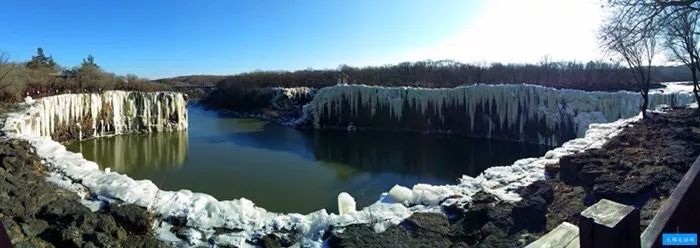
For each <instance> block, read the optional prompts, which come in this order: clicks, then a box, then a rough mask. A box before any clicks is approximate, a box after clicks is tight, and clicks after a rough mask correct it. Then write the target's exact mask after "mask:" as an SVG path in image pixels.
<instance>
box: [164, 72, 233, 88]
mask: <svg viewBox="0 0 700 248" xmlns="http://www.w3.org/2000/svg"><path fill="white" fill-rule="evenodd" d="M226 77H229V76H220V75H189V76H178V77H171V78H161V79H156V80H153V81H154V82H158V83H162V84H166V85H170V86H174V87H187V86H215V85H216V83H217V82H219V81H221V80H223V79H224V78H226Z"/></svg>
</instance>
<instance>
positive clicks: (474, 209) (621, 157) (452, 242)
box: [329, 109, 700, 247]
mask: <svg viewBox="0 0 700 248" xmlns="http://www.w3.org/2000/svg"><path fill="white" fill-rule="evenodd" d="M699 154H700V113H699V112H698V111H697V109H676V110H672V111H670V112H668V113H664V114H655V115H654V116H653V117H652V118H650V119H648V120H642V121H639V122H637V123H633V124H631V125H629V126H627V127H626V128H625V129H624V130H623V131H622V132H621V133H620V134H619V135H617V136H615V137H614V138H613V139H611V140H610V141H608V142H607V143H606V144H605V145H604V146H603V147H602V148H600V149H591V150H587V151H584V152H581V153H577V154H574V155H568V156H565V157H563V158H562V159H561V161H560V163H559V164H557V165H552V166H548V167H547V168H546V169H547V173H548V177H547V179H546V180H542V181H537V182H535V183H533V184H531V185H530V186H527V187H525V188H522V189H520V190H519V192H518V193H519V194H520V195H521V196H522V197H523V199H522V200H521V201H519V202H516V203H508V202H505V201H501V200H499V199H498V198H497V197H495V196H494V195H491V194H489V193H486V192H483V191H482V192H479V193H477V194H476V195H475V196H474V197H473V201H472V202H471V204H469V205H463V206H455V205H451V206H449V207H446V208H444V209H443V210H444V212H445V213H446V214H442V213H416V214H414V215H412V216H411V217H409V218H408V219H406V220H404V221H403V222H401V223H400V224H399V225H398V226H394V227H390V228H389V229H388V230H387V231H385V232H382V233H375V232H374V231H373V230H372V228H371V226H369V225H364V224H359V225H353V226H349V227H345V228H344V230H342V231H340V230H334V231H331V232H330V239H329V244H330V245H331V246H335V247H523V246H525V245H526V244H528V243H530V242H532V241H534V240H536V239H537V238H539V237H540V236H542V235H544V234H545V233H546V232H547V231H550V230H552V229H553V228H554V227H556V226H557V225H558V224H560V223H561V222H563V221H568V222H571V223H574V224H577V223H578V218H579V213H580V212H581V211H583V210H584V209H585V208H586V207H588V206H590V205H592V204H594V203H596V202H597V201H598V200H600V199H603V198H604V199H610V200H613V201H616V202H620V203H624V204H629V205H633V206H635V207H637V208H639V209H640V210H641V211H640V212H641V226H640V229H641V230H643V229H644V228H646V226H647V225H648V224H649V222H650V221H651V219H652V218H653V217H654V215H655V214H656V211H657V210H658V209H659V208H660V207H661V205H662V204H663V202H664V200H665V199H666V198H667V197H668V196H669V195H670V194H671V192H672V191H673V189H674V188H675V187H676V185H677V184H678V182H679V181H680V180H681V178H682V177H683V175H684V174H685V172H686V171H687V170H688V168H690V165H691V164H692V163H693V161H694V160H695V159H696V158H697V156H698V155H699Z"/></svg>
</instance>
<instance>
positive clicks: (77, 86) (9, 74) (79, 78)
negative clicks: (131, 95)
mask: <svg viewBox="0 0 700 248" xmlns="http://www.w3.org/2000/svg"><path fill="white" fill-rule="evenodd" d="M115 89H118V90H140V91H153V90H165V89H168V87H167V86H165V85H162V84H157V83H153V82H150V81H149V80H147V79H143V78H139V77H138V76H136V75H132V74H128V75H125V76H120V75H115V74H114V73H109V72H106V71H104V70H103V69H102V68H100V66H99V65H98V64H97V63H96V62H95V58H94V57H93V56H92V55H88V56H86V57H85V58H84V59H83V61H82V63H81V64H80V65H78V66H74V67H70V68H69V67H64V66H61V65H59V64H57V63H56V62H55V61H54V59H53V57H52V56H50V55H46V54H45V52H44V49H42V48H38V49H37V51H36V55H34V56H32V58H31V59H30V60H29V61H26V62H11V61H10V60H9V55H8V54H7V53H0V101H18V100H21V99H22V98H24V97H26V96H32V97H36V96H45V95H53V94H60V93H69V92H73V93H76V92H101V91H103V90H115Z"/></svg>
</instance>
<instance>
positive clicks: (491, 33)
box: [406, 0, 604, 63]
mask: <svg viewBox="0 0 700 248" xmlns="http://www.w3.org/2000/svg"><path fill="white" fill-rule="evenodd" d="M603 11H604V10H603V9H602V8H601V2H600V1H599V0H520V1H519V0H489V1H488V2H486V3H485V6H484V7H483V9H480V10H478V11H476V12H477V13H478V14H477V15H476V16H475V17H474V18H473V19H472V20H471V21H470V22H469V25H467V26H466V27H465V29H464V30H463V31H462V32H461V33H458V34H456V35H454V36H452V37H449V38H447V39H445V40H443V41H442V42H440V43H439V44H436V45H434V46H431V47H426V48H425V49H421V50H420V51H417V52H416V53H414V54H410V55H409V56H408V57H407V58H406V59H407V60H423V59H433V60H438V59H455V60H458V61H463V62H479V61H486V62H505V63H509V62H513V63H524V62H531V63H534V62H537V61H540V60H541V59H542V57H543V56H544V55H548V56H550V58H552V59H554V60H578V61H587V60H596V59H601V58H603V53H602V51H601V49H600V45H599V42H598V38H597V37H598V35H597V31H598V28H599V27H600V25H601V22H602V19H603Z"/></svg>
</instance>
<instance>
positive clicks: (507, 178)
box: [3, 86, 639, 247]
mask: <svg viewBox="0 0 700 248" xmlns="http://www.w3.org/2000/svg"><path fill="white" fill-rule="evenodd" d="M503 87H505V86H503ZM123 94H127V93H123V92H107V93H103V94H102V95H97V96H89V98H90V99H91V100H90V101H91V102H85V100H84V99H83V100H80V101H78V100H75V99H74V98H76V95H60V96H53V97H47V98H42V99H38V100H36V101H35V102H32V103H28V105H29V106H28V107H27V108H26V109H25V110H23V111H21V112H19V113H15V114H11V115H9V116H8V119H7V122H6V126H5V127H3V131H5V132H6V133H7V135H8V136H10V137H13V138H19V139H24V140H27V141H28V142H30V143H31V144H32V146H34V147H35V149H36V151H37V153H38V154H39V156H40V157H41V158H43V159H44V162H45V164H46V165H47V167H48V168H50V169H51V170H52V171H53V172H52V173H51V176H50V177H49V180H50V181H52V182H55V183H57V184H59V185H61V186H63V187H66V188H69V189H72V190H74V191H76V192H78V193H79V194H80V195H81V196H82V197H84V198H85V199H86V205H88V206H92V207H94V208H95V207H98V206H99V203H100V202H111V201H118V202H125V203H130V204H136V205H139V206H143V207H146V208H147V209H148V210H149V211H151V212H153V213H155V214H157V216H159V217H160V220H159V221H158V223H157V225H156V226H157V227H156V230H157V232H158V233H159V235H160V237H161V238H162V239H164V240H169V241H173V242H181V241H180V240H179V239H177V238H176V237H175V236H174V234H172V233H171V232H170V228H169V227H170V225H169V224H168V223H167V222H166V220H168V219H171V218H182V219H186V220H187V222H186V227H185V228H184V229H183V230H181V231H180V235H184V236H185V237H186V238H187V239H188V240H187V241H186V242H187V243H186V244H189V245H206V244H211V243H214V244H221V245H223V244H226V245H236V246H250V244H249V243H246V240H248V241H250V240H253V239H255V238H258V237H261V236H263V235H266V234H269V233H273V232H277V233H281V232H284V233H292V234H293V235H297V236H298V237H297V238H298V240H299V242H300V245H301V246H302V247H320V246H322V245H323V240H322V235H323V233H324V232H325V231H326V230H327V229H328V228H329V227H331V226H333V227H336V228H338V227H340V228H342V227H343V226H347V225H350V224H358V223H370V224H372V225H373V226H374V228H375V230H376V231H378V232H381V231H383V230H385V229H386V228H387V227H388V226H390V225H395V224H397V223H399V222H400V221H402V220H403V219H405V218H407V217H409V216H410V215H411V214H412V213H414V212H421V211H431V212H438V211H442V210H441V205H447V204H452V203H455V202H469V201H470V200H471V196H472V195H473V194H475V193H476V192H478V191H479V190H484V191H487V192H491V193H493V194H495V195H497V196H498V197H500V198H501V199H503V200H506V201H518V200H520V196H519V195H517V194H516V193H514V190H516V189H518V188H519V187H523V186H526V185H528V184H530V183H532V182H534V181H537V180H541V179H544V166H545V165H547V164H550V163H557V162H558V161H559V158H561V157H562V156H564V155H568V154H572V153H577V152H581V151H584V150H586V149H590V148H596V147H600V146H602V145H603V144H604V143H605V142H606V141H607V140H608V139H610V138H611V137H614V136H615V135H616V134H617V133H619V132H620V130H622V129H623V128H624V127H625V126H626V125H629V124H630V123H632V122H634V121H636V120H637V119H638V118H639V117H637V116H635V117H632V118H629V119H622V120H618V121H615V122H611V123H607V124H591V125H590V126H589V127H588V129H587V130H586V131H585V134H584V135H582V137H581V138H577V139H573V140H570V141H568V142H566V143H564V144H563V145H562V146H561V147H559V148H555V149H553V150H551V151H549V152H547V153H546V154H545V155H544V156H543V157H540V158H527V159H521V160H518V161H516V162H515V163H514V164H513V165H510V166H500V167H491V168H489V169H487V170H485V171H484V172H483V173H482V174H481V175H479V176H477V177H469V176H463V177H462V178H460V179H459V183H458V184H456V185H427V184H418V185H414V186H412V187H411V188H407V187H403V186H395V187H393V188H392V189H390V190H389V191H388V193H384V194H382V195H381V196H379V197H378V201H377V202H375V203H374V204H371V205H370V206H366V207H362V206H361V207H362V208H361V209H359V210H357V209H355V206H354V205H355V203H354V201H353V200H352V197H351V196H349V195H347V194H341V195H339V199H338V200H339V204H340V206H339V209H341V210H342V214H336V213H328V212H327V211H326V210H325V209H321V210H318V211H316V212H312V213H309V214H306V215H303V214H296V213H290V214H282V213H272V212H268V211H266V210H265V209H263V208H260V207H257V206H255V204H254V203H253V202H251V201H250V200H247V199H245V198H241V199H235V200H223V201H220V200H217V199H215V198H214V197H212V196H210V195H207V194H203V193H193V192H191V191H189V190H180V191H163V190H160V189H158V187H157V186H156V185H155V184H153V182H151V181H149V180H133V179H131V178H129V177H128V176H127V175H123V174H119V173H116V172H110V171H109V170H105V171H103V170H100V169H99V167H98V166H97V164H95V163H94V162H91V161H88V160H86V159H84V158H83V157H82V155H81V154H79V153H73V152H70V151H67V150H66V148H65V147H64V146H63V145H61V144H60V143H58V142H56V141H54V140H52V139H51V137H50V135H51V132H52V131H54V130H55V129H54V127H55V126H56V123H59V124H62V125H65V124H66V123H68V124H70V122H73V121H80V118H86V117H91V118H92V120H96V119H97V118H94V117H95V113H113V114H115V115H117V114H119V115H120V116H107V117H105V118H107V119H111V120H112V123H113V124H112V125H113V127H111V128H109V127H107V128H103V129H96V130H107V131H109V130H113V132H114V133H116V134H119V133H120V132H119V131H117V130H133V128H131V127H135V126H136V125H135V124H133V123H135V122H136V120H144V119H148V120H153V121H148V122H147V123H146V124H145V125H139V126H140V127H141V128H139V130H141V131H161V130H168V129H169V128H166V127H178V128H186V127H187V125H186V114H184V115H182V114H181V113H182V112H180V110H179V109H181V108H183V106H184V105H185V103H184V102H179V100H177V101H172V100H168V99H181V98H182V99H184V98H183V97H182V95H180V94H179V93H167V94H170V95H169V97H155V96H152V95H149V94H158V93H139V94H130V95H129V97H126V98H124V97H123ZM577 94H584V93H577ZM93 97H95V98H101V99H102V100H101V101H102V102H103V103H104V102H109V103H111V104H107V105H104V106H105V108H108V109H110V110H111V111H102V110H100V109H97V110H95V109H93V108H95V106H93V105H95V104H96V103H97V101H92V99H93ZM112 98H114V99H112ZM115 99H120V100H115ZM146 99H152V101H150V100H149V101H146ZM629 99H632V98H629ZM631 101H632V103H637V102H636V101H634V100H631ZM68 103H71V104H68ZM134 103H139V104H134ZM146 103H147V105H146ZM60 104H68V106H71V107H64V108H60V107H56V106H64V105H60ZM80 104H89V106H84V107H80V106H78V105H80ZM119 104H124V106H117V105H119ZM151 105H158V106H159V107H153V106H151ZM181 105H182V106H181ZM51 106H54V107H51ZM149 106H150V107H149ZM134 108H135V109H137V110H136V111H133V110H134ZM144 108H149V109H151V111H150V112H149V113H150V114H149V115H150V116H153V115H154V113H156V114H155V115H156V116H160V117H158V118H155V119H154V118H145V116H144V115H146V112H144V111H139V110H138V109H144ZM125 109H126V110H125ZM128 109H130V110H128ZM154 109H157V110H154ZM135 113H137V114H135ZM164 113H169V114H167V115H166V114H164ZM178 116H179V117H184V118H185V121H184V122H185V124H182V121H183V120H182V119H177V118H179V117H178ZM103 119H104V118H103ZM119 123H124V124H123V125H122V124H119ZM126 123H129V124H126ZM139 123H140V122H139ZM90 124H91V125H94V126H95V127H97V126H98V123H95V122H92V123H90ZM100 125H101V124H100ZM143 127H148V128H143ZM280 187H283V185H280ZM88 192H91V193H94V194H95V195H97V197H92V196H90V194H88ZM301 193H303V192H300V194H301ZM291 197H293V196H290V198H291ZM448 198H449V199H448ZM96 202H97V203H98V204H95V203H96ZM215 228H226V229H229V230H231V232H215V230H214V229H215Z"/></svg>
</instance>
